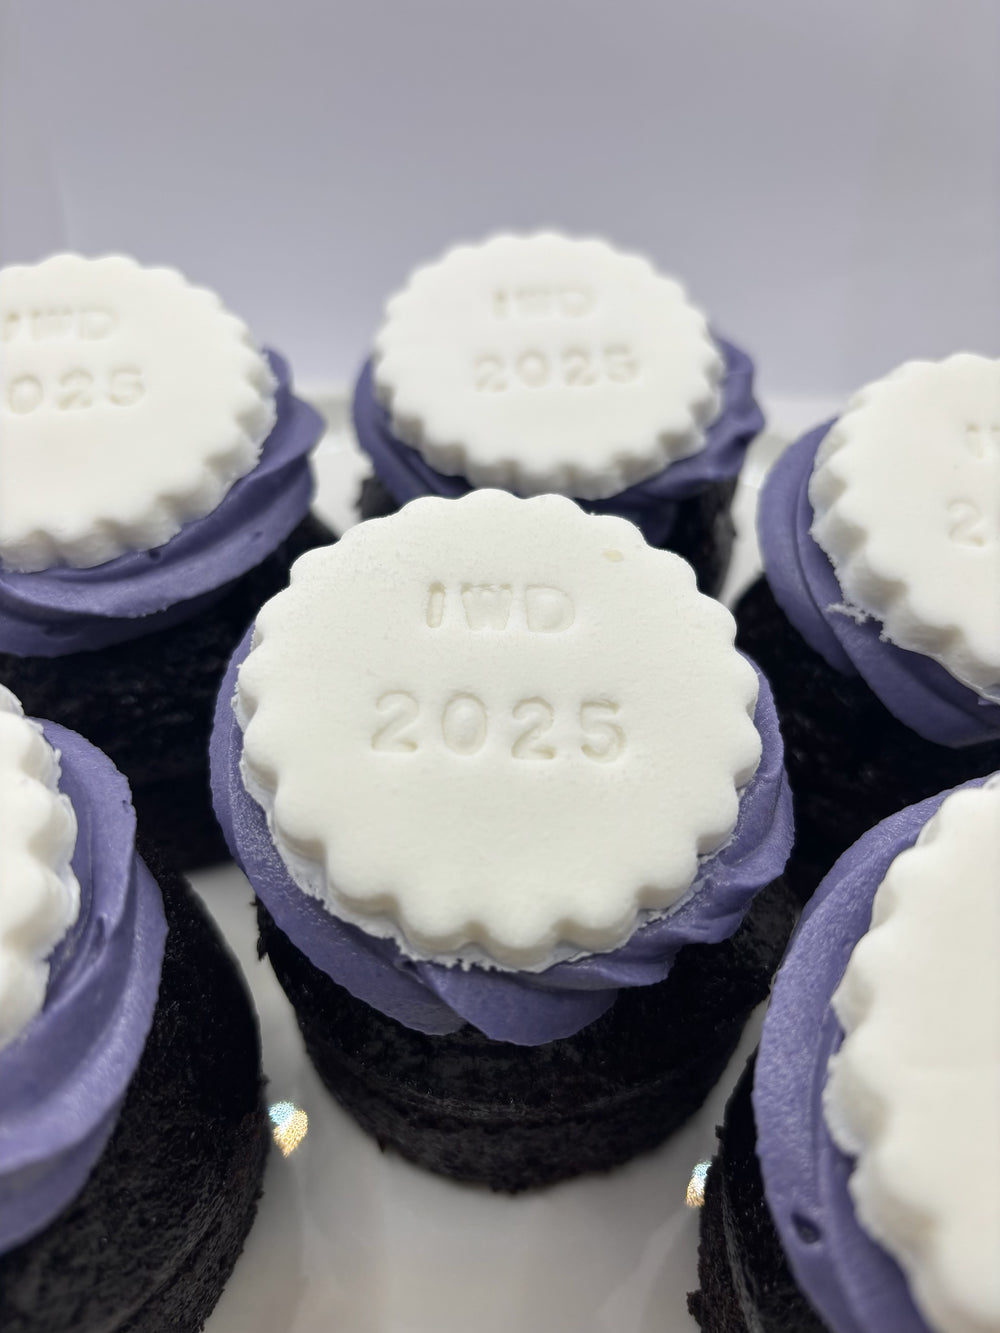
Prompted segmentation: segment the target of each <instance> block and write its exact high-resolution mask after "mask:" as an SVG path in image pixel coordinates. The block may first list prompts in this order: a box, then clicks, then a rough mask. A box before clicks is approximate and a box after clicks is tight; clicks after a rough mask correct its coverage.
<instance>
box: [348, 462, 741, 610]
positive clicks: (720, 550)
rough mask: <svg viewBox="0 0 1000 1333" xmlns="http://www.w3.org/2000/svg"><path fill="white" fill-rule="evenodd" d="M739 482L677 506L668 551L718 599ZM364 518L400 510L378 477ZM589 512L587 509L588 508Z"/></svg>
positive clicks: (370, 486) (369, 482)
mask: <svg viewBox="0 0 1000 1333" xmlns="http://www.w3.org/2000/svg"><path fill="white" fill-rule="evenodd" d="M735 492H736V479H735V477H733V478H730V479H729V480H728V481H717V482H712V483H710V484H709V485H707V486H706V487H705V489H704V490H701V491H699V492H698V493H697V494H696V495H691V496H688V498H687V499H686V500H680V501H678V503H677V515H676V518H675V519H674V523H673V526H672V528H671V530H670V536H669V537H668V539H667V540H666V541H665V542H664V543H663V547H664V549H665V550H669V551H675V552H676V553H677V554H678V555H681V556H683V557H684V559H685V560H686V561H687V562H688V564H689V565H691V566H692V567H693V568H694V572H695V575H696V576H697V579H698V587H699V588H700V589H701V591H702V592H703V593H707V594H708V596H709V597H715V596H716V595H717V594H718V592H719V589H720V588H721V587H722V584H723V581H724V580H725V577H726V571H727V570H728V569H729V561H730V559H731V557H732V554H733V541H734V540H735V537H736V529H735V528H734V527H733V519H732V514H731V513H730V508H731V505H732V500H733V495H734V494H735ZM359 505H360V509H361V517H362V518H385V517H386V515H387V514H394V513H395V512H396V510H397V509H399V508H400V505H399V502H398V501H397V500H396V498H395V496H393V495H392V494H391V492H390V491H389V490H388V489H387V488H386V486H385V485H384V484H383V482H382V481H381V480H380V479H379V478H378V477H368V478H366V479H365V481H363V482H362V483H361V498H360V501H359ZM584 508H586V505H584Z"/></svg>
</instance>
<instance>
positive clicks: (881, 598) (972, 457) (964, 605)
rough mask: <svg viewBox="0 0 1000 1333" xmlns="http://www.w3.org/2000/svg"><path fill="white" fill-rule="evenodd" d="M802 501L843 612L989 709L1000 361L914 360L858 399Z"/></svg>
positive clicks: (999, 508)
mask: <svg viewBox="0 0 1000 1333" xmlns="http://www.w3.org/2000/svg"><path fill="white" fill-rule="evenodd" d="M809 499H810V501H811V503H812V506H813V509H814V511H815V516H816V517H815V522H814V523H813V527H812V535H813V537H814V538H815V539H816V541H817V542H818V543H819V545H820V546H821V547H822V548H823V550H824V551H825V552H826V553H827V555H828V556H829V558H830V560H831V561H832V563H833V566H834V569H835V571H836V574H837V580H838V582H839V583H840V586H841V588H842V589H843V592H844V598H845V607H844V611H845V613H846V614H853V615H862V616H866V615H867V616H874V617H876V618H877V619H878V620H879V621H881V622H882V624H883V626H884V629H885V636H886V638H888V639H889V640H890V641H891V642H892V643H894V644H896V645H898V647H900V648H906V649H910V650H912V651H914V652H918V653H924V654H926V655H927V656H928V657H931V658H933V659H934V660H935V661H937V662H940V663H941V665H942V666H944V667H945V668H946V669H947V670H948V671H949V672H951V674H952V675H953V676H954V677H955V678H956V679H957V680H959V681H960V682H961V683H962V684H963V685H966V686H968V687H969V688H970V689H972V690H974V691H976V693H978V694H980V695H981V696H982V697H983V698H985V699H989V700H991V701H993V702H1000V361H991V360H988V359H987V358H986V357H981V356H973V355H971V354H969V353H963V354H959V355H957V356H951V357H948V359H947V360H945V361H940V362H930V361H911V362H909V363H907V364H906V365H904V366H901V367H900V368H899V369H898V370H897V371H896V372H895V373H894V374H892V375H890V376H888V378H886V379H884V380H880V381H878V382H877V383H875V384H870V385H869V386H868V387H867V388H865V389H863V390H862V391H861V392H860V393H859V394H858V395H857V396H856V397H855V398H854V399H853V401H852V402H851V403H850V404H849V406H848V410H847V411H846V412H845V413H844V415H843V416H842V417H841V418H840V420H839V421H838V422H837V423H836V424H835V425H834V427H833V428H832V429H831V430H830V432H829V434H828V435H827V436H826V439H825V440H824V441H823V443H822V445H821V446H820V449H819V452H818V454H817V457H816V466H815V470H814V472H813V475H812V479H811V482H810V485H809Z"/></svg>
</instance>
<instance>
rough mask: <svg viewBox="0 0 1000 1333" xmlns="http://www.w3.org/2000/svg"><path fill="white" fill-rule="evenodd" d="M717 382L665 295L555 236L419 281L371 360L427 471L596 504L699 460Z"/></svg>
mask: <svg viewBox="0 0 1000 1333" xmlns="http://www.w3.org/2000/svg"><path fill="white" fill-rule="evenodd" d="M723 371H724V363H723V359H722V356H721V353H720V351H719V349H718V348H717V347H716V346H715V344H714V343H713V341H712V339H711V337H710V336H709V333H708V328H707V325H706V323H705V319H704V316H703V315H701V313H700V312H699V311H697V310H695V309H694V307H693V306H691V305H690V304H689V303H688V301H687V299H686V297H685V294H684V292H683V290H682V289H681V287H680V286H679V285H678V284H677V283H676V282H674V281H673V280H672V279H669V278H665V277H663V276H662V275H660V274H658V273H657V272H656V271H655V270H654V269H653V267H652V265H651V264H649V263H648V262H647V261H646V260H644V259H641V258H639V257H638V256H635V255H627V254H622V253H620V252H618V251H616V250H613V249H612V248H611V246H609V245H607V244H606V243H605V242H603V241H597V240H574V239H572V238H570V237H567V236H560V235H556V234H553V233H542V234H539V235H535V236H495V237H493V238H492V239H491V240H489V241H486V242H485V243H484V244H482V245H479V246H459V247H458V248H456V249H455V250H452V251H450V252H449V253H448V254H447V255H446V256H445V257H444V258H443V259H442V260H441V261H440V262H439V263H437V264H430V265H426V266H424V267H423V268H421V269H419V270H418V271H417V272H416V273H415V274H414V275H413V277H412V279H411V281H410V284H409V285H408V286H407V287H406V288H405V289H404V290H403V291H402V292H400V293H398V294H397V295H396V296H394V297H393V298H392V299H391V301H390V302H389V305H388V308H387V316H386V320H385V322H384V324H383V326H382V328H381V329H380V331H379V333H378V336H377V338H376V343H375V354H374V358H373V376H374V385H375V392H376V394H377V396H378V398H379V400H380V401H381V402H382V404H383V405H384V406H385V408H386V409H387V411H388V413H389V419H390V423H391V425H392V429H393V432H394V433H395V434H396V436H397V437H398V438H399V439H400V440H402V441H403V442H404V443H405V444H409V445H411V446H412V447H413V448H414V449H416V450H417V451H418V452H419V453H420V454H421V455H422V457H423V458H424V459H425V460H426V462H428V463H429V464H430V465H431V466H432V467H434V468H436V469H437V470H438V471H440V472H444V473H447V474H449V475H460V476H462V477H465V478H467V479H468V480H469V481H470V482H471V483H472V484H473V485H474V486H478V487H484V486H502V487H503V488H504V489H506V490H511V491H514V492H515V493H518V494H521V495H537V494H541V493H543V492H549V491H556V492H563V493H565V494H570V495H574V496H578V497H579V498H581V499H591V500H595V499H602V498H604V497H606V496H609V495H615V494H617V493H618V492H620V491H622V490H624V489H626V487H628V486H630V485H632V484H634V483H636V482H639V481H642V480H644V479H645V478H647V477H652V476H654V475H655V474H656V473H658V472H661V471H662V470H663V469H664V468H665V467H666V466H667V465H668V464H669V463H671V462H673V461H674V460H676V459H680V458H686V457H688V456H689V455H691V454H694V453H696V452H697V451H698V450H699V449H701V448H702V447H703V445H704V443H705V428H706V426H707V425H708V423H709V422H711V421H712V420H713V419H714V418H715V416H716V415H717V413H718V409H719V406H720V403H721V394H720V385H721V380H722V375H723ZM397 409H398V410H397Z"/></svg>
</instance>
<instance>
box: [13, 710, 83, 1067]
mask: <svg viewBox="0 0 1000 1333" xmlns="http://www.w3.org/2000/svg"><path fill="white" fill-rule="evenodd" d="M75 844H76V816H75V815H74V813H73V807H72V805H71V804H70V802H69V799H68V798H67V797H65V796H61V795H60V794H59V756H58V754H57V752H56V751H55V750H53V748H52V747H51V745H49V744H48V742H47V741H46V740H45V737H44V736H43V735H42V730H41V727H39V726H38V724H37V723H35V722H31V721H29V720H28V719H27V718H26V717H25V716H24V714H23V712H22V711H21V705H20V704H19V703H18V701H17V700H16V699H15V698H14V696H13V695H12V694H11V692H10V691H9V690H7V689H5V688H4V687H3V686H2V685H0V1047H3V1046H6V1045H7V1044H8V1043H9V1042H11V1041H13V1040H14V1038H15V1037H17V1035H18V1034H19V1033H20V1032H21V1031H22V1030H23V1029H24V1028H25V1027H26V1025H27V1024H28V1022H29V1021H30V1020H31V1019H32V1018H33V1017H34V1016H35V1014H37V1013H38V1011H39V1010H40V1009H41V1007H42V1003H43V1001H44V999H45V987H46V983H47V981H48V975H49V966H48V963H47V961H46V959H47V958H48V956H49V954H50V953H51V952H52V950H53V948H54V947H55V945H56V944H57V943H58V942H59V940H61V939H62V937H63V936H64V935H65V934H66V932H67V931H68V930H69V928H70V926H71V925H72V924H73V922H74V921H75V920H76V918H77V914H78V912H79V910H80V886H79V885H78V883H77V881H76V876H75V875H74V874H73V871H72V869H71V868H70V858H71V857H72V855H73V848H74V846H75Z"/></svg>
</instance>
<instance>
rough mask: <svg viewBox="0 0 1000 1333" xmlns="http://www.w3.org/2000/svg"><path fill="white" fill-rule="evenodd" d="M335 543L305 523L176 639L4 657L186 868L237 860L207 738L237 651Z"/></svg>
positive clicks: (11, 676) (8, 672) (17, 687)
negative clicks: (269, 608)
mask: <svg viewBox="0 0 1000 1333" xmlns="http://www.w3.org/2000/svg"><path fill="white" fill-rule="evenodd" d="M332 540H333V534H332V533H331V532H330V531H329V530H328V529H327V528H326V527H325V526H324V524H322V523H321V522H319V520H318V519H315V518H313V517H307V518H305V519H304V520H303V521H302V522H301V523H300V524H299V526H298V527H297V528H295V530H294V531H293V532H292V533H291V534H290V535H289V536H288V537H287V538H286V539H285V541H284V542H282V543H281V545H280V546H279V547H278V548H277V549H276V550H275V551H273V552H272V553H271V554H270V555H268V556H267V558H266V559H264V560H263V561H261V563H260V564H259V565H257V566H255V567H254V568H253V569H251V570H249V571H248V572H247V573H246V574H244V575H242V576H241V577H240V578H239V579H237V580H236V582H235V583H234V584H233V585H232V587H230V588H229V590H228V591H227V592H226V593H225V594H224V595H223V597H222V598H221V599H220V600H219V601H217V602H214V603H213V604H212V605H211V606H210V607H208V608H207V609H206V610H203V611H201V612H199V613H198V614H197V615H195V616H192V617H191V619H189V620H185V621H182V622H181V623H180V624H178V625H174V626H172V627H170V628H168V629H163V630H157V631H155V632H153V633H152V634H147V635H144V636H142V637H140V638H137V639H131V640H128V641H126V642H125V643H118V644H112V645H111V646H109V647H105V648H98V649H95V650H93V651H91V652H78V653H70V654H68V655H66V656H63V657H18V656H16V655H15V654H13V653H0V681H3V683H4V684H5V685H7V686H9V688H10V689H11V690H13V692H14V693H15V694H16V695H17V696H18V697H19V698H20V700H21V702H22V704H23V705H24V710H25V712H26V713H28V714H30V715H31V716H34V717H45V718H49V719H51V720H52V721H53V722H59V723H62V725H63V726H66V727H69V728H70V729H71V730H73V731H77V732H79V733H80V734H81V735H83V736H86V737H87V739H88V740H90V741H92V742H93V743H94V744H95V745H97V746H98V747H99V748H100V749H101V750H103V751H104V752H105V754H107V755H108V757H109V758H110V759H111V760H112V761H113V763H114V764H115V765H116V766H117V767H118V768H119V769H121V771H122V772H123V773H124V774H125V776H126V777H127V778H128V780H129V783H130V785H131V787H132V795H133V801H134V804H135V807H136V811H137V813H138V817H139V825H140V828H141V829H142V830H143V831H144V832H145V833H146V834H147V835H148V836H149V837H151V838H152V839H153V840H154V841H155V842H157V843H158V844H159V845H160V846H162V847H164V848H168V849H169V850H170V852H171V854H172V855H173V857H174V860H175V862H176V863H177V864H178V865H180V867H181V869H184V870H193V869H197V868H198V867H200V866H205V865H210V864H213V863H215V862H219V861H224V860H228V859H229V853H228V850H227V849H226V845H225V841H224V839H223V837H222V834H221V833H220V832H219V828H218V825H217V823H216V820H215V815H214V813H213V811H212V800H211V792H210V790H209V780H208V751H207V743H206V737H207V736H208V734H209V732H210V731H211V726H212V714H213V711H214V708H215V698H216V695H217V693H218V690H219V685H220V683H221V681H222V677H223V675H224V674H225V670H226V666H227V664H228V661H229V658H230V656H231V655H232V652H233V649H234V648H235V647H236V645H237V643H239V641H240V638H241V637H242V635H243V634H244V633H245V631H246V629H247V626H248V625H249V624H250V622H251V621H252V620H253V617H254V615H255V613H256V612H257V610H258V608H259V607H260V606H261V604H262V603H263V602H265V601H266V600H267V599H268V598H269V597H272V596H273V595H274V594H275V593H276V592H278V591H279V590H280V589H281V588H283V587H284V585H285V584H286V582H287V581H288V571H289V568H290V566H291V564H292V562H293V561H294V560H296V559H297V558H298V556H299V555H301V554H302V552H304V551H306V550H308V549H309V548H311V547H313V546H319V545H323V544H325V543H327V542H330V541H332Z"/></svg>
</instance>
